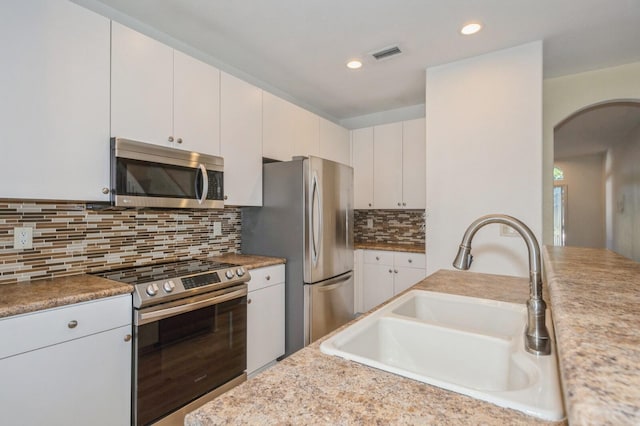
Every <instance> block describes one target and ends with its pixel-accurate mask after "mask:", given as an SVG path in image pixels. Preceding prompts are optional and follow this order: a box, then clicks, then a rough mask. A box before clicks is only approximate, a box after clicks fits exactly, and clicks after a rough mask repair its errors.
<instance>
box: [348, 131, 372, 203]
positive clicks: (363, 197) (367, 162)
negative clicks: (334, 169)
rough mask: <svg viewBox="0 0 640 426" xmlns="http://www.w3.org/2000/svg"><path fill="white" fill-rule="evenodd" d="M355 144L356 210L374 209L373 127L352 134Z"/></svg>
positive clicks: (354, 188)
mask: <svg viewBox="0 0 640 426" xmlns="http://www.w3.org/2000/svg"><path fill="white" fill-rule="evenodd" d="M351 137H352V143H353V158H352V164H353V192H354V204H355V208H356V209H372V208H373V202H374V197H373V195H374V194H373V127H366V128H364V129H356V130H354V131H353V132H352V133H351Z"/></svg>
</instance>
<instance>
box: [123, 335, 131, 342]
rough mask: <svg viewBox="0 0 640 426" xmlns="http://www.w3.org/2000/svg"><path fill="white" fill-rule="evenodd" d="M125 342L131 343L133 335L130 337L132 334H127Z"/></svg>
mask: <svg viewBox="0 0 640 426" xmlns="http://www.w3.org/2000/svg"><path fill="white" fill-rule="evenodd" d="M124 341H125V342H129V341H131V335H130V334H127V335H126V336H124Z"/></svg>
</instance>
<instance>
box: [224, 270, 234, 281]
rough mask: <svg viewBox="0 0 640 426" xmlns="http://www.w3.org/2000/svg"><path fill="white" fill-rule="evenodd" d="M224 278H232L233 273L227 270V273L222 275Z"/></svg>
mask: <svg viewBox="0 0 640 426" xmlns="http://www.w3.org/2000/svg"><path fill="white" fill-rule="evenodd" d="M224 276H225V277H227V278H228V279H231V278H233V271H232V270H231V269H229V270H228V271H227V272H225V273H224Z"/></svg>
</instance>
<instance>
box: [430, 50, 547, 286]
mask: <svg viewBox="0 0 640 426" xmlns="http://www.w3.org/2000/svg"><path fill="white" fill-rule="evenodd" d="M426 99H427V102H426V119H427V215H428V216H427V235H426V246H427V274H431V273H433V272H435V271H437V270H438V269H442V268H446V269H453V267H452V266H451V262H452V261H453V258H454V256H455V254H456V251H457V247H458V245H459V244H460V240H461V238H462V235H463V233H464V231H465V229H466V228H467V226H468V225H469V224H470V223H471V222H472V221H473V220H474V219H476V218H478V217H479V216H482V215H485V214H489V213H505V214H509V215H512V216H515V217H517V218H519V219H521V220H522V221H523V222H525V223H526V224H527V225H528V226H529V227H530V228H531V229H532V231H533V232H534V233H535V235H536V236H537V237H538V238H540V235H541V233H542V211H541V203H542V176H541V173H542V42H539V41H537V42H533V43H529V44H525V45H522V46H518V47H514V48H510V49H505V50H501V51H497V52H492V53H489V54H486V55H482V56H477V57H473V58H469V59H465V60H462V61H458V62H454V63H450V64H446V65H441V66H438V67H433V68H428V69H427V77H426ZM472 253H473V255H474V257H475V261H474V263H473V266H472V267H471V270H472V271H476V272H485V273H496V274H503V275H518V276H528V275H529V273H528V262H527V250H526V246H525V244H524V242H523V240H522V239H521V238H519V237H517V238H514V237H501V236H500V226H499V225H489V226H488V227H486V228H484V229H482V230H480V231H479V232H478V233H477V234H476V237H475V238H474V241H473V251H472Z"/></svg>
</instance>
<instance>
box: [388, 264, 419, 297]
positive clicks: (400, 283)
mask: <svg viewBox="0 0 640 426" xmlns="http://www.w3.org/2000/svg"><path fill="white" fill-rule="evenodd" d="M393 272H394V274H393V275H394V282H393V294H394V296H395V295H396V294H399V293H402V292H403V291H405V290H406V289H408V288H409V287H411V286H413V285H414V284H417V283H418V282H419V281H422V280H423V279H424V277H425V275H426V273H425V270H424V269H423V268H406V267H403V266H395V267H394V270H393Z"/></svg>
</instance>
